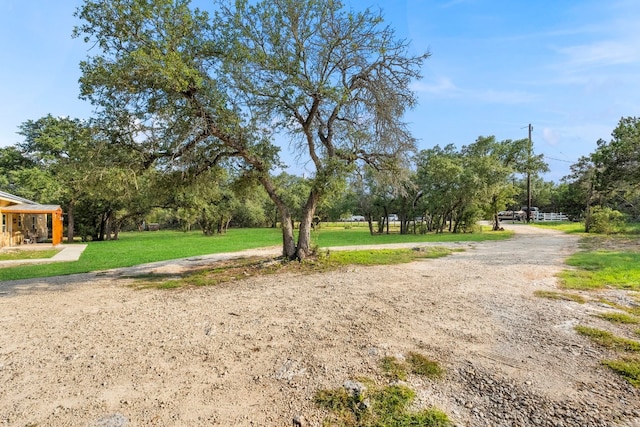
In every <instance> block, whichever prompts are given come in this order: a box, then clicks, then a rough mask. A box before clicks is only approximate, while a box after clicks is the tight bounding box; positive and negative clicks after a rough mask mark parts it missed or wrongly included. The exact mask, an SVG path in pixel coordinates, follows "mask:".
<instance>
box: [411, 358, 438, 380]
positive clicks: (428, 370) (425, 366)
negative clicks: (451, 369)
mask: <svg viewBox="0 0 640 427" xmlns="http://www.w3.org/2000/svg"><path fill="white" fill-rule="evenodd" d="M407 362H409V365H410V366H411V372H412V373H413V374H416V375H421V376H423V377H427V378H432V379H433V378H440V377H442V375H443V374H444V370H443V369H442V368H441V367H440V364H438V362H436V361H434V360H431V359H429V358H427V357H425V356H423V355H422V354H420V353H414V352H410V353H409V357H408V358H407Z"/></svg>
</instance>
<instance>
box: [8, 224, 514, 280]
mask: <svg viewBox="0 0 640 427" xmlns="http://www.w3.org/2000/svg"><path fill="white" fill-rule="evenodd" d="M511 236H512V233H510V232H481V233H473V234H472V233H468V234H451V233H441V234H434V233H432V234H404V235H401V234H399V233H394V234H388V235H387V234H382V235H371V234H370V233H369V231H368V228H356V229H349V230H345V229H344V228H331V227H320V228H319V229H318V231H315V232H313V233H312V240H313V241H314V243H316V244H317V245H318V246H319V247H331V246H348V245H374V244H386V243H419V242H455V241H483V240H496V239H507V238H509V237H511ZM269 246H276V247H281V246H282V231H281V230H280V229H278V228H251V229H230V230H229V231H228V232H227V233H226V234H222V235H213V236H205V235H203V234H202V233H201V232H198V231H193V232H188V233H182V232H179V231H167V230H161V231H155V232H127V233H124V232H123V233H120V238H119V240H113V241H105V242H89V243H88V245H87V248H86V249H85V251H84V252H83V254H82V255H81V256H80V259H79V260H78V261H73V262H63V263H50V264H41V265H29V266H17V267H6V268H2V269H0V280H16V279H26V278H32V277H46V276H58V275H66V274H74V273H86V272H91V271H101V270H108V269H112V268H120V267H130V266H134V265H139V264H144V263H149V262H156V261H165V260H171V259H178V258H187V257H192V256H198V255H206V254H216V253H223V252H236V251H241V250H244V249H252V248H260V247H269Z"/></svg>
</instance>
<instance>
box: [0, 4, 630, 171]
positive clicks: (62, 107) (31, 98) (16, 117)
mask: <svg viewBox="0 0 640 427" xmlns="http://www.w3.org/2000/svg"><path fill="white" fill-rule="evenodd" d="M345 2H346V3H347V4H348V5H350V6H352V7H353V8H356V9H361V8H364V7H367V6H371V7H374V8H378V7H379V8H381V9H382V10H383V13H384V16H385V18H386V21H387V23H388V24H389V25H391V26H392V27H393V28H395V29H396V31H397V33H398V35H399V36H401V37H403V38H407V39H409V40H411V41H412V45H413V49H414V50H415V52H416V53H417V52H422V51H424V50H429V51H430V52H431V54H432V56H431V57H430V58H429V59H428V60H427V61H426V63H425V66H424V68H423V76H424V78H423V80H421V81H419V82H416V83H415V84H414V89H415V90H416V92H417V94H418V96H419V100H420V105H419V106H418V107H417V108H416V109H415V110H413V111H411V113H410V114H409V115H408V117H407V119H408V121H409V122H410V123H411V129H412V131H413V134H414V136H415V137H416V138H418V140H419V148H428V147H432V146H434V145H436V144H439V145H441V146H443V145H446V144H449V143H453V144H456V145H458V146H461V145H465V144H470V143H472V142H473V141H474V140H475V139H476V138H477V137H478V136H480V135H483V136H486V135H495V136H496V137H497V138H498V139H499V140H503V139H520V138H526V137H527V126H528V124H529V123H531V124H532V125H533V128H534V131H533V141H534V150H535V151H536V152H537V153H542V154H544V155H545V156H546V159H547V162H548V163H549V166H550V168H551V172H550V173H549V174H547V175H546V179H553V180H558V179H559V178H561V177H562V176H563V175H566V174H567V173H568V170H569V166H570V164H571V163H572V162H574V161H576V160H577V159H578V158H579V157H580V156H582V155H586V154H589V153H590V152H592V151H593V150H594V149H595V147H596V141H597V140H598V139H599V138H603V139H606V140H608V139H610V134H611V131H612V130H613V129H614V128H615V126H616V125H617V122H618V120H619V119H620V118H621V117H623V116H638V115H640V79H639V76H640V30H638V28H639V26H638V25H639V23H640V2H638V1H637V0H609V1H606V2H605V1H601V0H598V1H590V0H587V1H570V0H555V1H551V0H545V1H543V0H540V1H518V0H449V1H435V0H402V1H380V0H345ZM199 3H204V0H200V1H199ZM80 4H81V1H79V0H65V1H60V2H52V1H50V0H30V1H25V2H18V1H17V0H0V61H1V64H2V65H1V66H0V82H2V83H0V100H1V102H0V146H7V145H12V144H15V143H16V142H19V141H20V140H21V137H20V135H17V134H16V132H17V131H18V127H19V125H20V124H21V123H23V122H25V121H26V120H30V119H33V120H35V119H38V118H40V117H42V116H44V115H46V114H49V113H51V114H53V115H56V116H71V117H78V118H87V117H90V116H91V112H92V106H91V105H89V104H88V103H86V102H84V101H81V100H79V99H78V78H79V76H80V73H79V69H78V63H79V61H80V60H82V59H83V58H84V57H86V55H87V54H90V53H91V51H90V50H89V46H86V45H85V44H84V43H83V42H82V41H81V40H78V39H72V38H71V32H72V29H73V26H74V25H75V24H76V20H75V18H74V17H73V12H74V10H75V9H76V7H77V6H79V5H80Z"/></svg>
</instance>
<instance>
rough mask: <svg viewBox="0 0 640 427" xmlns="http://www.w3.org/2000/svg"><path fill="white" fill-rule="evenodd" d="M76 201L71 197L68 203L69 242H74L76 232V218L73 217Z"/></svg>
mask: <svg viewBox="0 0 640 427" xmlns="http://www.w3.org/2000/svg"><path fill="white" fill-rule="evenodd" d="M75 205H76V201H75V200H74V199H71V201H70V202H69V204H68V205H67V243H73V238H74V237H75V236H74V233H75V230H74V228H75V219H74V217H73V209H74V208H75Z"/></svg>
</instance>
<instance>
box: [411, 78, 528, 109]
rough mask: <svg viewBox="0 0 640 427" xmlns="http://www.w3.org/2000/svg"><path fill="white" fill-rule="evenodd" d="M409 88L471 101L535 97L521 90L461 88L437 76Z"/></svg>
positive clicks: (503, 101)
mask: <svg viewBox="0 0 640 427" xmlns="http://www.w3.org/2000/svg"><path fill="white" fill-rule="evenodd" d="M411 88H412V89H413V90H414V91H416V92H418V93H422V94H428V95H433V96H435V97H439V98H458V99H468V100H470V101H473V102H481V103H490V104H510V105H511V104H523V103H527V102H530V101H532V100H533V99H535V96H534V95H532V94H530V93H527V92H522V91H503V90H495V89H462V88H460V87H458V86H457V85H456V84H454V83H453V81H452V80H451V79H450V78H448V77H439V78H437V79H436V80H435V81H432V82H422V81H420V82H415V83H413V84H412V87H411Z"/></svg>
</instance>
